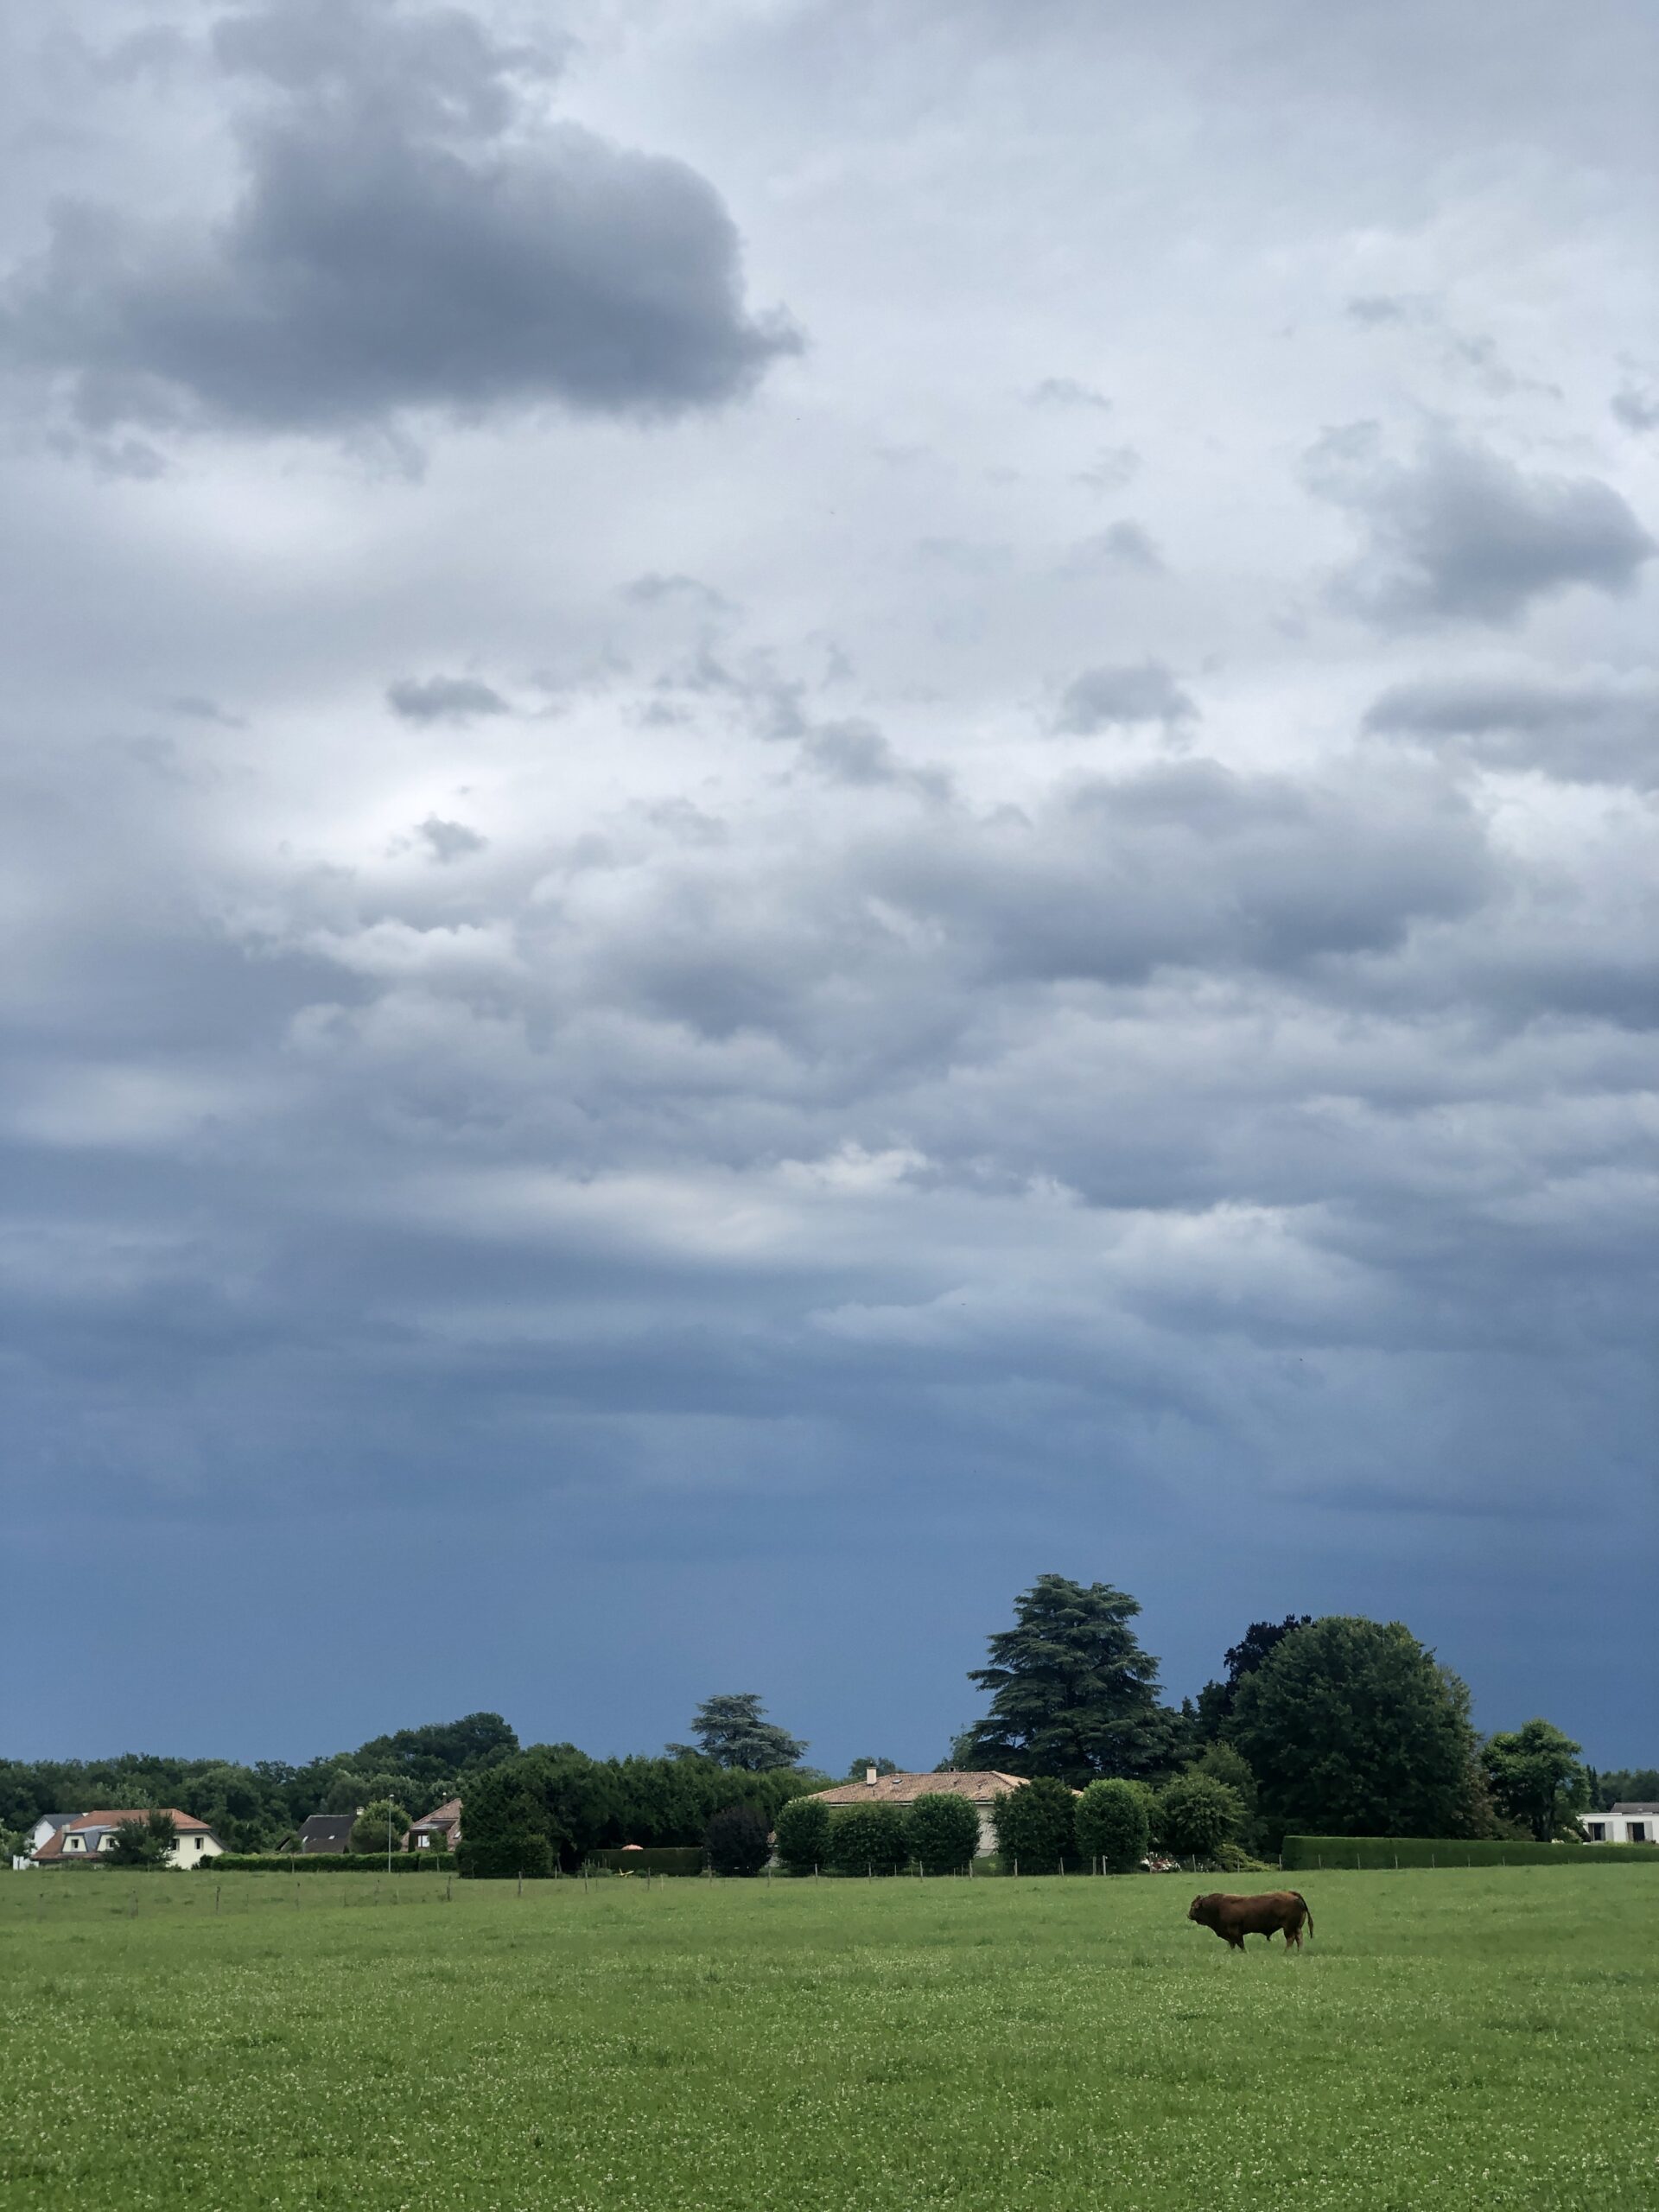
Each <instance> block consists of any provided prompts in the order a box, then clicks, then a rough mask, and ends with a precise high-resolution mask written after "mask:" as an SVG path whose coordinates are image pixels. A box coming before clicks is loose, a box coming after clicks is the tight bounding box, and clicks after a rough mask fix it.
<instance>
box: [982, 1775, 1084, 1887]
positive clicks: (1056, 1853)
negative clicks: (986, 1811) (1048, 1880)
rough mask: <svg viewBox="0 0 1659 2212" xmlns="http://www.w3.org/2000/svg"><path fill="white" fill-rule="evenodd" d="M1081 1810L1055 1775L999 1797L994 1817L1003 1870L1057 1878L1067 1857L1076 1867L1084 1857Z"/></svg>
mask: <svg viewBox="0 0 1659 2212" xmlns="http://www.w3.org/2000/svg"><path fill="white" fill-rule="evenodd" d="M991 1817H992V1819H993V1820H994V1821H995V1822H996V1851H997V1856H998V1858H999V1859H1001V1862H1002V1872H1004V1873H1005V1874H1012V1873H1013V1872H1014V1871H1015V1869H1016V1867H1017V1868H1018V1870H1019V1872H1020V1873H1022V1874H1057V1873H1058V1872H1059V1871H1060V1866H1061V1862H1062V1861H1063V1860H1065V1859H1070V1860H1071V1864H1072V1865H1073V1866H1076V1865H1077V1862H1078V1859H1079V1858H1080V1856H1081V1854H1080V1853H1079V1852H1078V1850H1077V1799H1076V1798H1075V1797H1074V1796H1072V1795H1071V1790H1070V1789H1068V1788H1067V1786H1066V1784H1065V1783H1064V1782H1061V1781H1060V1780H1059V1779H1058V1777H1056V1776H1054V1775H1052V1774H1041V1775H1039V1776H1038V1777H1037V1778H1036V1780H1035V1781H1034V1782H1027V1783H1026V1784H1025V1786H1024V1787H1023V1788H1022V1789H1007V1790H1005V1791H1004V1792H1003V1794H1002V1795H1001V1796H1000V1797H994V1798H993V1799H992V1800H991Z"/></svg>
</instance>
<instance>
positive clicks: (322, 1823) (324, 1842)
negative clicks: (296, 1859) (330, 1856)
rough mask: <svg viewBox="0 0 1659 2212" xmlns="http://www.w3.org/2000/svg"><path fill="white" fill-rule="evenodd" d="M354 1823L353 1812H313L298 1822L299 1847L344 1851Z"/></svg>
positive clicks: (309, 1849) (306, 1849) (303, 1850)
mask: <svg viewBox="0 0 1659 2212" xmlns="http://www.w3.org/2000/svg"><path fill="white" fill-rule="evenodd" d="M356 1823H357V1815H355V1814H354V1813H313V1814H312V1815H311V1816H310V1817H309V1819H308V1820H306V1821H302V1822H301V1824H300V1849H301V1850H302V1852H305V1851H310V1852H318V1851H344V1850H346V1847H347V1846H348V1845H349V1844H350V1841H351V1835H352V1830H353V1827H355V1826H356Z"/></svg>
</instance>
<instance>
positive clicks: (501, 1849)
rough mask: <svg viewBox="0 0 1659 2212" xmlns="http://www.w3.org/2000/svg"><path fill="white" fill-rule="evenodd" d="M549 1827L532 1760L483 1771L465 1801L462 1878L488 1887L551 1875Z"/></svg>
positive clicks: (475, 1780) (475, 1779)
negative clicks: (486, 1883) (519, 1877)
mask: <svg viewBox="0 0 1659 2212" xmlns="http://www.w3.org/2000/svg"><path fill="white" fill-rule="evenodd" d="M546 1821H547V1812H546V1808H545V1806H544V1805H543V1802H542V1799H541V1796H540V1793H539V1791H538V1790H537V1788H536V1786H535V1782H534V1779H533V1777H532V1774H531V1765H530V1761H529V1760H528V1759H524V1758H518V1759H507V1760H504V1761H503V1762H502V1763H501V1764H500V1765H499V1766H493V1767H486V1768H483V1769H481V1770H480V1772H479V1773H478V1774H477V1775H476V1776H475V1777H474V1778H473V1780H472V1781H470V1782H469V1783H467V1790H466V1794H465V1796H463V1797H462V1799H461V1848H460V1851H459V1853H458V1854H457V1855H458V1857H459V1859H460V1861H461V1872H462V1873H463V1874H467V1875H470V1876H472V1877H473V1878H474V1879H481V1880H489V1881H511V1880H512V1878H514V1876H515V1875H518V1874H530V1875H532V1876H540V1875H543V1874H550V1873H551V1872H552V1871H553V1853H552V1847H551V1846H550V1843H549V1841H548V1834H547V1826H546Z"/></svg>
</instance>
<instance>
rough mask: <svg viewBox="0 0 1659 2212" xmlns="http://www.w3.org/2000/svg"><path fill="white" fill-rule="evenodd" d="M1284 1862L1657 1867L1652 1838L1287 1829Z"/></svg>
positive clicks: (1370, 1866)
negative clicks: (1578, 1839) (1555, 1839)
mask: <svg viewBox="0 0 1659 2212" xmlns="http://www.w3.org/2000/svg"><path fill="white" fill-rule="evenodd" d="M1284 1864H1285V1866H1287V1867H1300V1868H1302V1869H1304V1870H1305V1871H1306V1870H1309V1869H1314V1868H1318V1867H1319V1866H1325V1867H1326V1868H1329V1869H1345V1870H1347V1871H1348V1872H1387V1871H1388V1870H1389V1869H1391V1868H1393V1867H1395V1866H1402V1867H1405V1866H1415V1867H1425V1866H1427V1867H1431V1868H1440V1867H1447V1866H1452V1867H1458V1866H1460V1867H1463V1868H1464V1869H1465V1871H1466V1870H1467V1869H1468V1868H1470V1867H1471V1866H1476V1867H1479V1866H1548V1867H1551V1868H1554V1869H1556V1870H1570V1869H1572V1868H1574V1867H1579V1868H1582V1867H1586V1866H1655V1867H1659V1850H1656V1849H1655V1847H1654V1846H1653V1845H1652V1844H1650V1843H1595V1844H1585V1845H1584V1846H1582V1847H1580V1846H1578V1845H1575V1844H1571V1843H1533V1842H1530V1841H1528V1840H1520V1841H1516V1840H1515V1839H1514V1838H1512V1837H1506V1836H1473V1837H1471V1836H1445V1835H1440V1836H1435V1835H1287V1837H1286V1838H1285V1840H1284Z"/></svg>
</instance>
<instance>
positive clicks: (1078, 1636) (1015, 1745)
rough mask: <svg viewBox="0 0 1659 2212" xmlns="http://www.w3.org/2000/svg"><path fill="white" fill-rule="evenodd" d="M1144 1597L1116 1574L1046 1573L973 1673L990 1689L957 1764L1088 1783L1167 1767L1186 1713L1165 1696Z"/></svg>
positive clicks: (961, 1740) (958, 1748)
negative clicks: (1106, 1577) (1143, 1638)
mask: <svg viewBox="0 0 1659 2212" xmlns="http://www.w3.org/2000/svg"><path fill="white" fill-rule="evenodd" d="M1140 1611H1141V1608H1140V1605H1138V1604H1137V1603H1136V1601H1135V1599H1133V1598H1131V1597H1129V1596H1128V1595H1127V1593H1126V1592H1123V1591H1122V1590H1115V1589H1113V1587H1112V1586H1111V1584H1110V1583H1109V1582H1091V1583H1089V1584H1087V1585H1084V1584H1083V1583H1080V1582H1071V1581H1068V1580H1066V1578H1065V1576H1064V1575H1063V1574H1039V1576H1038V1578H1037V1580H1036V1581H1035V1582H1034V1583H1033V1585H1032V1586H1031V1588H1030V1589H1029V1590H1027V1591H1025V1592H1022V1593H1021V1595H1020V1597H1019V1598H1018V1599H1015V1601H1014V1627H1013V1628H1011V1629H1006V1630H1002V1631H1001V1633H1000V1634H999V1635H996V1636H993V1637H991V1639H990V1655H991V1663H990V1665H989V1666H988V1667H977V1668H975V1669H972V1670H971V1671H970V1673H969V1681H974V1682H977V1683H978V1684H979V1686H980V1688H982V1689H983V1690H985V1691H987V1692H988V1694H989V1696H990V1700H991V1707H990V1711H989V1713H988V1714H987V1715H986V1717H985V1718H984V1719H983V1720H981V1721H979V1722H977V1723H976V1725H975V1726H973V1727H971V1728H969V1729H968V1730H967V1731H966V1732H964V1733H963V1735H962V1736H960V1737H958V1738H957V1742H956V1744H955V1745H953V1746H952V1751H951V1763H952V1764H953V1765H956V1766H958V1767H969V1768H972V1767H985V1768H989V1769H992V1770H995V1771H997V1772H1000V1773H1003V1774H1027V1775H1052V1776H1054V1777H1058V1779H1059V1780H1060V1781H1062V1782H1068V1783H1071V1784H1072V1785H1073V1786H1074V1787H1076V1788H1078V1789H1081V1788H1082V1787H1083V1785H1084V1783H1088V1782H1092V1781H1094V1780H1095V1779H1096V1777H1099V1776H1109V1775H1116V1776H1126V1777H1135V1776H1141V1775H1157V1774H1160V1773H1164V1772H1166V1771H1167V1770H1169V1769H1170V1768H1171V1767H1173V1765H1174V1764H1176V1763H1177V1759H1178V1757H1179V1750H1180V1746H1181V1738H1182V1733H1183V1731H1182V1725H1181V1721H1180V1717H1179V1714H1176V1713H1172V1712H1170V1711H1169V1710H1168V1708H1167V1707H1165V1706H1163V1705H1162V1704H1160V1701H1159V1696H1158V1662H1157V1661H1156V1660H1155V1659H1154V1658H1153V1657H1152V1656H1151V1654H1150V1653H1149V1652H1147V1651H1143V1650H1142V1649H1141V1644H1140V1643H1139V1641H1138V1639H1137V1638H1136V1637H1135V1630H1133V1629H1132V1628H1131V1627H1130V1625H1129V1624H1130V1622H1131V1621H1133V1620H1134V1619H1135V1617H1136V1615H1137V1614H1138V1613H1139V1612H1140Z"/></svg>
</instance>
